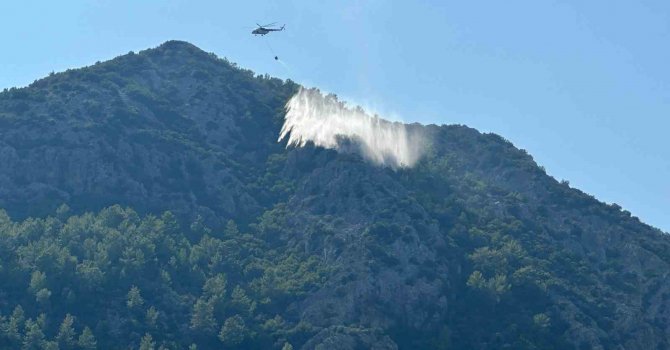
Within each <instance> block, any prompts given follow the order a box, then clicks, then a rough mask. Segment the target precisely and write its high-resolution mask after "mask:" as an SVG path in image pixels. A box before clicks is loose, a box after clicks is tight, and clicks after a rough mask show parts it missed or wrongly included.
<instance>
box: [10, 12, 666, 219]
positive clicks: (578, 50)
mask: <svg viewBox="0 0 670 350" xmlns="http://www.w3.org/2000/svg"><path fill="white" fill-rule="evenodd" d="M274 21H277V22H279V23H285V24H286V31H284V32H282V33H277V34H276V35H269V36H267V37H265V38H254V37H253V36H251V35H250V34H249V32H250V31H251V30H252V29H253V28H252V27H253V26H254V23H256V22H274ZM169 39H181V40H186V41H189V42H192V43H193V44H195V45H197V46H199V47H200V48H202V49H203V50H205V51H209V52H214V53H216V54H217V55H219V56H225V57H227V58H228V59H230V60H232V61H234V62H237V63H238V64H239V65H240V66H242V67H246V68H250V69H252V70H254V71H256V72H258V73H268V74H271V75H274V76H278V77H281V78H290V79H292V80H294V81H297V82H299V83H302V84H305V85H308V86H318V87H320V88H322V89H323V90H326V91H329V92H334V93H336V94H338V95H339V96H340V97H341V98H343V99H347V100H350V101H353V102H354V103H358V104H362V105H364V106H366V107H368V108H372V109H374V110H375V111H377V112H378V113H380V114H381V115H384V116H386V117H389V118H391V119H396V120H403V121H406V122H415V121H416V122H421V123H435V124H453V123H456V124H465V125H468V126H472V127H475V128H477V129H479V130H481V131H486V132H495V133H498V134H501V135H502V136H504V137H505V138H507V139H509V140H510V141H512V142H513V143H514V144H515V145H516V146H517V147H520V148H525V149H527V150H528V151H529V153H531V154H532V155H533V156H534V157H535V159H536V161H537V162H538V163H539V164H540V165H543V166H544V167H545V168H546V169H547V171H548V172H549V173H550V174H551V175H553V176H554V177H556V178H557V179H559V180H560V179H566V180H569V181H570V183H571V185H572V186H573V187H577V188H580V189H582V190H583V191H585V192H587V193H590V194H593V195H595V196H596V197H597V198H598V199H600V200H602V201H605V202H608V203H612V202H614V203H618V204H620V205H621V206H623V207H624V208H625V209H627V210H629V211H631V212H632V213H633V215H636V216H638V217H640V218H641V219H642V220H643V221H645V222H647V223H649V224H652V225H654V226H657V227H659V228H661V229H663V230H665V231H670V142H669V141H668V140H669V139H670V138H669V136H670V135H669V131H670V64H668V62H670V2H669V1H667V0H638V1H616V0H609V1H606V0H592V1H583V0H563V1H548V0H546V1H537V0H533V1H531V0H527V1H504V2H503V1H497V2H494V1H414V2H409V1H374V0H371V1H346V0H345V1H293V0H280V1H242V2H236V1H235V2H234V1H193V0H192V1H185V0H163V1H156V0H144V1H132V0H97V1H96V0H86V1H84V0H68V1H61V2H57V1H46V0H44V1H34V0H27V1H17V0H8V1H2V2H0V43H1V44H0V45H2V46H1V47H2V52H1V53H0V88H5V87H11V86H24V85H27V84H29V83H30V82H32V81H33V80H35V79H37V78H40V77H42V76H44V75H47V74H48V73H49V72H51V71H62V70H64V69H67V68H75V67H81V66H85V65H89V64H92V63H94V62H95V61H102V60H106V59H110V58H113V57H114V56H117V55H119V54H123V53H126V52H128V51H131V50H133V51H138V50H142V49H145V48H149V47H154V46H157V45H159V44H160V43H162V42H164V41H166V40H169ZM264 41H265V42H264ZM274 54H276V55H278V56H279V57H280V58H281V59H282V61H283V62H284V63H285V64H280V63H279V62H276V61H274V59H273V56H274Z"/></svg>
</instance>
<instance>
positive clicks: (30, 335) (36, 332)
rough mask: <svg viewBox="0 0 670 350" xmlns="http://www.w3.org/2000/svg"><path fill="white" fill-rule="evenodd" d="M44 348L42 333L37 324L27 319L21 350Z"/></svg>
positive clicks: (39, 349) (40, 349)
mask: <svg viewBox="0 0 670 350" xmlns="http://www.w3.org/2000/svg"><path fill="white" fill-rule="evenodd" d="M43 346H44V332H43V331H42V328H41V327H40V325H39V324H38V322H36V321H33V320H32V319H29V320H27V321H26V331H25V336H24V337H23V346H22V347H21V349H23V350H42V347H43Z"/></svg>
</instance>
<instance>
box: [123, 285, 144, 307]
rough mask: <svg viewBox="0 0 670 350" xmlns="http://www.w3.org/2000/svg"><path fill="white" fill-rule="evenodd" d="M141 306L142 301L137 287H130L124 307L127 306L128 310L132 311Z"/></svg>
mask: <svg viewBox="0 0 670 350" xmlns="http://www.w3.org/2000/svg"><path fill="white" fill-rule="evenodd" d="M142 304H144V299H142V295H141V294H140V289H139V288H137V286H132V287H131V288H130V291H128V300H127V301H126V305H128V308H130V309H134V308H136V307H139V306H142Z"/></svg>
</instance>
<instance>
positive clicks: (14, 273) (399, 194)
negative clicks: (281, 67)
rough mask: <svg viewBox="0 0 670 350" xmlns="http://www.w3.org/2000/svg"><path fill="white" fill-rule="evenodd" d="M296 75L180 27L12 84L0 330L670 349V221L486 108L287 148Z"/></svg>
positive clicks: (222, 342) (86, 339) (122, 342)
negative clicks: (610, 198)
mask: <svg viewBox="0 0 670 350" xmlns="http://www.w3.org/2000/svg"><path fill="white" fill-rule="evenodd" d="M297 89H298V86H297V85H296V84H294V83H292V82H290V81H286V82H284V81H281V80H278V79H274V78H270V77H266V76H254V74H253V73H252V72H250V71H246V70H242V69H239V68H237V67H236V66H235V65H234V64H231V63H229V62H227V61H226V60H221V59H218V58H216V57H215V56H213V55H211V54H207V53H205V52H203V51H201V50H200V49H198V48H196V47H195V46H193V45H190V44H188V43H184V42H177V41H171V42H167V43H165V44H163V45H161V46H159V47H158V48H155V49H150V50H146V51H143V52H140V53H137V54H135V53H131V54H128V55H124V56H121V57H118V58H116V59H114V60H111V61H108V62H104V63H99V64H96V65H94V66H91V67H87V68H83V69H79V70H71V71H67V72H64V73H59V74H55V75H53V76H50V77H47V78H44V79H42V80H38V81H36V82H35V83H33V84H32V85H31V86H29V87H27V88H23V89H10V90H8V91H5V92H3V93H1V94H0V164H2V165H1V166H0V207H2V208H4V210H5V211H6V213H7V214H5V213H4V212H3V213H1V214H0V236H1V237H0V252H1V254H0V278H2V280H3V281H11V283H3V284H2V285H1V286H0V293H1V294H0V295H3V298H2V300H1V301H0V315H4V316H2V317H0V330H1V331H2V332H0V346H3V347H8V348H13V347H17V346H26V347H28V348H31V347H30V346H34V347H32V348H49V349H53V348H55V346H58V347H59V348H61V349H70V348H85V349H88V348H94V347H95V346H97V347H98V348H104V349H107V348H110V349H116V348H118V349H125V348H129V347H131V348H137V347H139V346H145V348H150V346H151V344H154V345H155V346H163V347H165V348H169V349H182V348H188V347H189V346H192V347H195V346H197V348H198V349H217V348H220V347H221V346H225V347H227V348H259V349H261V348H263V349H265V348H277V349H281V348H290V346H292V347H293V348H296V349H297V348H304V349H316V348H323V349H357V348H374V349H396V348H401V349H413V348H438V349H439V348H444V349H446V348H462V349H499V348H514V349H522V348H525V349H536V348H542V349H546V348H555V349H565V348H588V349H591V348H595V349H597V348H601V349H605V348H607V349H610V348H622V349H652V348H658V349H663V348H668V347H670V344H669V343H668V340H667V339H670V323H669V322H668V317H669V316H670V310H668V307H667V305H668V298H670V281H669V280H668V272H669V271H670V269H669V268H670V266H669V264H670V240H669V239H668V237H667V236H666V235H665V234H663V233H662V232H660V231H659V230H656V229H654V228H652V227H649V226H647V225H645V224H643V223H641V222H640V221H639V220H637V219H636V218H634V217H631V216H630V214H629V213H628V212H626V211H622V210H621V208H619V207H618V206H615V205H613V206H608V205H605V204H603V203H600V202H598V201H597V200H596V199H594V198H593V197H591V196H588V195H586V194H584V193H582V192H580V191H578V190H576V189H572V188H570V187H569V186H568V185H567V184H566V183H559V182H557V181H556V180H555V179H553V178H552V177H550V176H548V175H547V174H546V173H545V172H544V171H543V170H542V169H541V168H540V167H538V166H537V164H535V162H534V161H533V159H532V158H531V156H529V155H528V154H527V153H526V152H524V151H522V150H518V149H516V148H515V147H514V146H513V145H512V144H511V143H509V142H508V141H506V140H504V139H503V138H501V137H499V136H497V135H493V134H481V133H479V132H477V131H476V130H474V129H470V128H467V127H465V126H456V125H451V126H435V125H431V126H421V125H411V126H410V127H411V128H422V129H424V131H425V133H426V135H430V137H431V139H432V143H431V145H430V147H429V151H428V154H427V155H426V156H425V157H424V158H423V159H422V160H421V161H420V162H419V164H418V165H417V166H415V167H414V168H410V169H399V170H392V169H388V168H383V167H378V166H374V165H371V164H369V163H367V162H366V161H364V160H363V159H361V158H360V157H359V156H357V155H355V154H342V153H337V152H335V151H332V150H325V149H321V148H317V147H313V146H309V145H308V146H307V147H304V148H289V149H286V148H285V144H283V143H277V142H276V139H277V136H278V134H279V130H280V129H281V125H282V121H283V116H284V104H285V103H286V101H287V100H288V98H289V97H290V96H292V95H293V94H294V93H295V92H296V91H297ZM116 204H118V205H116ZM119 205H120V206H119ZM165 211H169V212H167V213H164V212H165ZM91 212H94V213H95V214H93V213H91ZM68 315H70V316H68ZM26 344H27V345H26Z"/></svg>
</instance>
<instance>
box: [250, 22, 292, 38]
mask: <svg viewBox="0 0 670 350" xmlns="http://www.w3.org/2000/svg"><path fill="white" fill-rule="evenodd" d="M275 24H277V23H270V24H266V25H260V24H258V23H256V25H258V28H256V29H254V30H253V31H252V32H251V34H253V35H265V34H268V33H270V32H281V31H282V30H284V26H281V28H267V27H272V26H274V25H275Z"/></svg>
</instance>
